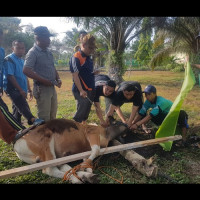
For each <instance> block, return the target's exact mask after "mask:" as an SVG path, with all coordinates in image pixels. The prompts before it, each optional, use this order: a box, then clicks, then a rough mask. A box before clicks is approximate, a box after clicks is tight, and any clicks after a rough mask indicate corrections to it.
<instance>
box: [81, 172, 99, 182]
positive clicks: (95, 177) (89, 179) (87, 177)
mask: <svg viewBox="0 0 200 200" xmlns="http://www.w3.org/2000/svg"><path fill="white" fill-rule="evenodd" d="M82 181H83V182H84V183H98V182H99V179H98V175H97V174H92V173H89V174H87V175H84V176H83V177H82Z"/></svg>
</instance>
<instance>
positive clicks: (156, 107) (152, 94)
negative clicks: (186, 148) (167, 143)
mask: <svg viewBox="0 0 200 200" xmlns="http://www.w3.org/2000/svg"><path fill="white" fill-rule="evenodd" d="M143 92H144V93H145V97H146V101H145V102H144V104H143V106H142V108H141V109H140V110H139V115H138V116H137V117H136V119H135V120H134V124H133V125H132V126H131V127H130V128H131V129H132V130H136V129H137V128H138V127H139V126H140V125H141V124H143V123H145V124H146V123H147V122H148V121H150V120H151V121H152V122H153V123H155V124H156V125H158V126H159V125H161V124H162V122H163V120H164V119H165V117H166V116H167V114H168V112H169V111H170V108H171V106H172V104H173V102H172V101H170V100H168V99H165V98H163V97H161V96H157V93H156V88H155V87H154V86H153V85H147V86H146V87H145V89H144V91H143ZM187 120H188V115H187V113H186V112H185V111H184V110H181V111H180V114H179V118H178V126H179V127H180V128H181V130H182V137H183V141H185V140H186V134H187V129H188V128H189V126H188V124H187Z"/></svg>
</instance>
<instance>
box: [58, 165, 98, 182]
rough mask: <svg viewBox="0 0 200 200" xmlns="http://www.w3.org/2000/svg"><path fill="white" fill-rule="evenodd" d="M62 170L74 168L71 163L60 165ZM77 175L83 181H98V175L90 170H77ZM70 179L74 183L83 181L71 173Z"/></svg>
mask: <svg viewBox="0 0 200 200" xmlns="http://www.w3.org/2000/svg"><path fill="white" fill-rule="evenodd" d="M59 169H60V170H61V171H63V172H64V173H66V172H67V171H69V170H70V169H72V168H71V167H70V166H69V165H67V164H64V165H61V166H60V167H59ZM76 174H77V176H78V177H79V178H80V179H81V181H83V182H89V183H94V182H96V181H97V175H96V174H93V173H89V172H84V171H77V172H76ZM69 181H70V182H72V183H82V182H81V181H80V180H79V179H78V178H76V177H75V176H74V175H71V176H70V177H69Z"/></svg>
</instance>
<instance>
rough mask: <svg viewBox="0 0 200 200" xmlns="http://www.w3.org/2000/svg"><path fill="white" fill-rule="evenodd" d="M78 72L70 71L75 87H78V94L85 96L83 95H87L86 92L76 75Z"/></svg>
mask: <svg viewBox="0 0 200 200" xmlns="http://www.w3.org/2000/svg"><path fill="white" fill-rule="evenodd" d="M78 74H79V72H74V73H72V77H73V80H74V83H75V85H76V87H77V88H78V90H79V92H80V96H81V97H84V98H85V97H87V92H86V91H85V90H83V88H82V85H81V82H80V79H79V77H78Z"/></svg>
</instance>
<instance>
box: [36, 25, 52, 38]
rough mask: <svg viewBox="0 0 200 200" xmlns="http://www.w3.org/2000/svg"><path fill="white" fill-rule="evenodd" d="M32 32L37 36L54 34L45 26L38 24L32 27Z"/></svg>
mask: <svg viewBox="0 0 200 200" xmlns="http://www.w3.org/2000/svg"><path fill="white" fill-rule="evenodd" d="M34 34H35V35H37V36H46V37H51V36H54V34H51V33H50V32H49V30H48V28H47V27H46V26H38V27H36V28H35V29H34Z"/></svg>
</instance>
